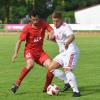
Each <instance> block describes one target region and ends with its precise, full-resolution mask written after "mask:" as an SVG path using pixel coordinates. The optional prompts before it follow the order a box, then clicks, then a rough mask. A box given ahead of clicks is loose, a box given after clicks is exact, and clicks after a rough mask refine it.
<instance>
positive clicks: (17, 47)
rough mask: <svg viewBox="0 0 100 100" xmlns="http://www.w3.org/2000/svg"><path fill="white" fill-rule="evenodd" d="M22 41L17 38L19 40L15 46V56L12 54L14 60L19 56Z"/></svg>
mask: <svg viewBox="0 0 100 100" xmlns="http://www.w3.org/2000/svg"><path fill="white" fill-rule="evenodd" d="M21 43H22V41H21V40H17V42H16V47H15V51H14V54H13V56H12V62H15V60H16V58H17V56H18V52H19V49H20V46H21Z"/></svg>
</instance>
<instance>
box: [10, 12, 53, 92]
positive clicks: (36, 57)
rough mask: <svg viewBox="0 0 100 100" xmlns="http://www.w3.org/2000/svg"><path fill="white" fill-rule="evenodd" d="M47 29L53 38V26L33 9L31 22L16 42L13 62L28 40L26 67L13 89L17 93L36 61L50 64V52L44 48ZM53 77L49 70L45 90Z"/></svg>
mask: <svg viewBox="0 0 100 100" xmlns="http://www.w3.org/2000/svg"><path fill="white" fill-rule="evenodd" d="M45 30H48V31H49V32H50V33H48V34H49V38H51V39H52V38H53V37H52V36H53V35H52V34H53V29H52V27H51V26H50V25H49V24H48V23H46V22H45V21H43V20H40V19H39V18H38V13H37V12H36V11H32V12H31V13H30V22H29V23H28V24H26V25H25V27H24V28H23V31H22V32H21V34H20V37H19V39H18V40H17V42H16V47H15V52H14V55H13V57H12V62H15V60H16V58H17V56H18V52H19V49H20V46H21V43H22V42H23V41H26V44H25V49H24V58H25V61H26V67H24V68H23V70H22V71H21V73H20V75H19V77H18V79H17V80H16V82H15V84H13V86H12V88H11V91H12V92H13V93H16V91H17V89H18V87H19V86H20V84H21V82H22V80H23V79H24V77H25V76H26V75H27V73H28V72H29V71H30V70H31V69H32V67H34V63H35V62H36V63H38V64H40V65H43V66H45V67H46V68H47V67H48V66H49V65H50V63H51V59H50V58H49V56H48V54H47V53H45V52H44V50H43V40H44V36H45ZM50 34H51V35H50ZM52 79H53V74H52V72H50V71H48V73H47V76H46V82H45V86H44V92H46V89H47V87H48V85H49V84H50V83H51V81H52Z"/></svg>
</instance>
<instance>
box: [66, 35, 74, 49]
mask: <svg viewBox="0 0 100 100" xmlns="http://www.w3.org/2000/svg"><path fill="white" fill-rule="evenodd" d="M74 39H75V36H74V34H71V35H69V36H68V37H67V38H66V40H65V48H66V49H67V48H68V46H69V44H70V43H71V42H72V41H74Z"/></svg>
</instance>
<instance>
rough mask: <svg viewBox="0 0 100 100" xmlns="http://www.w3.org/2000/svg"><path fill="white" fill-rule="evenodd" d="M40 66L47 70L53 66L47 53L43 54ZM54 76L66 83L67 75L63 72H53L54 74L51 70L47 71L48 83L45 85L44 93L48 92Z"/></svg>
mask: <svg viewBox="0 0 100 100" xmlns="http://www.w3.org/2000/svg"><path fill="white" fill-rule="evenodd" d="M39 62H40V64H43V65H44V66H45V67H46V68H47V69H48V66H49V65H50V64H51V59H49V57H48V55H47V54H46V53H42V56H41V57H40V59H39ZM53 76H56V77H58V78H59V79H61V80H63V81H64V82H65V80H66V79H65V77H66V76H65V74H64V72H63V71H62V70H59V69H58V70H53V71H52V72H51V71H50V70H48V71H47V74H46V81H45V85H44V90H43V92H46V90H47V87H48V85H49V84H51V82H52V79H53Z"/></svg>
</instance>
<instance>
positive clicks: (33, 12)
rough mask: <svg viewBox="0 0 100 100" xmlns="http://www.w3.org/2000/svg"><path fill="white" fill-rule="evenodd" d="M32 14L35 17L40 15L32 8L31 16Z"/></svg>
mask: <svg viewBox="0 0 100 100" xmlns="http://www.w3.org/2000/svg"><path fill="white" fill-rule="evenodd" d="M31 16H34V17H36V16H38V12H37V11H36V10H32V11H31V12H30V13H29V17H31Z"/></svg>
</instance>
